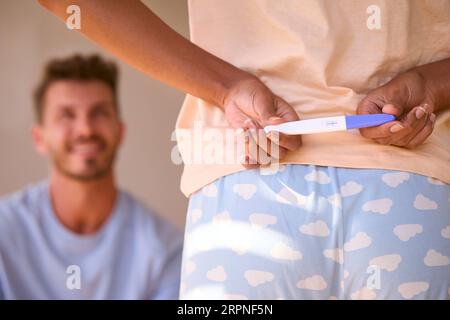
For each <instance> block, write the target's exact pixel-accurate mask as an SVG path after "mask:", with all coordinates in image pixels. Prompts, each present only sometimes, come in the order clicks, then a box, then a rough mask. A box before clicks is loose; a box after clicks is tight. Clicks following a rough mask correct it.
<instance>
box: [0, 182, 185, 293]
mask: <svg viewBox="0 0 450 320" xmlns="http://www.w3.org/2000/svg"><path fill="white" fill-rule="evenodd" d="M181 250H182V235H181V232H180V231H178V230H177V229H176V228H175V227H173V226H172V225H171V224H169V223H168V222H166V221H164V220H163V219H162V218H160V217H158V216H156V215H155V214H154V213H152V212H151V211H149V210H148V209H147V208H146V207H145V206H143V205H142V204H141V203H139V202H138V201H136V200H135V199H133V197H132V196H130V195H129V194H127V193H126V192H123V191H120V192H119V193H118V197H117V200H116V203H115V206H114V209H113V212H112V214H111V216H110V217H109V219H108V220H107V221H106V223H105V224H104V225H103V226H102V227H101V229H100V230H99V231H98V232H96V233H95V234H93V235H79V234H76V233H73V232H71V231H70V230H68V229H67V228H66V227H64V226H63V225H62V224H61V223H60V221H59V220H58V218H57V217H56V216H55V214H54V212H53V208H52V205H51V201H50V196H49V187H48V182H41V183H39V184H37V185H34V186H29V187H27V188H25V189H23V190H22V191H19V192H17V193H15V194H13V195H11V196H9V197H6V198H3V199H1V200H0V299H178V290H179V281H180V266H181Z"/></svg>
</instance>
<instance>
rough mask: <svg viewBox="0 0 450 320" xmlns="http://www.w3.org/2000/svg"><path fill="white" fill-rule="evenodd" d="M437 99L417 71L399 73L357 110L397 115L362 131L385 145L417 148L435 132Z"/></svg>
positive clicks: (366, 99)
mask: <svg viewBox="0 0 450 320" xmlns="http://www.w3.org/2000/svg"><path fill="white" fill-rule="evenodd" d="M433 111H434V101H433V99H432V96H431V93H430V91H429V89H428V87H427V85H426V83H425V81H424V78H423V77H422V76H421V75H420V74H419V73H418V72H415V71H408V72H406V73H403V74H400V75H398V76H397V77H395V78H394V79H392V80H391V81H389V82H388V83H387V84H385V85H383V86H381V87H379V88H377V89H375V90H373V91H372V92H370V93H369V94H368V95H367V96H366V97H365V98H364V99H363V100H362V101H361V102H360V103H359V105H358V108H357V113H358V114H372V113H388V114H392V115H394V116H396V117H397V120H396V121H392V122H389V123H386V124H383V125H380V126H377V127H371V128H362V129H360V132H361V135H363V136H364V137H366V138H370V139H374V140H375V141H376V142H378V143H380V144H384V145H395V146H400V147H407V148H414V147H417V146H418V145H420V144H421V143H423V142H424V141H425V140H426V139H427V138H428V137H429V136H430V134H431V133H432V131H433V127H434V123H435V120H436V115H435V114H434V113H433Z"/></svg>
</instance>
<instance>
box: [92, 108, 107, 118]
mask: <svg viewBox="0 0 450 320" xmlns="http://www.w3.org/2000/svg"><path fill="white" fill-rule="evenodd" d="M108 115H109V112H108V111H106V110H105V109H103V108H98V109H96V110H95V111H94V116H101V117H106V116H108Z"/></svg>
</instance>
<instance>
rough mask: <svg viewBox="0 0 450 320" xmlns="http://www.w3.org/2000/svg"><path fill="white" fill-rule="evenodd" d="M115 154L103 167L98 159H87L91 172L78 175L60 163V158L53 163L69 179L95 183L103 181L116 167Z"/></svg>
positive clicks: (62, 162) (86, 162)
mask: <svg viewBox="0 0 450 320" xmlns="http://www.w3.org/2000/svg"><path fill="white" fill-rule="evenodd" d="M114 160H115V154H113V155H112V157H111V158H110V159H108V161H107V162H106V163H105V164H103V165H98V164H97V160H96V159H86V160H85V164H86V166H87V167H91V168H92V169H91V170H89V172H81V173H76V172H73V171H71V170H70V169H67V168H66V167H65V166H64V161H60V159H58V158H53V163H54V164H55V167H56V169H57V170H58V171H59V172H60V173H62V174H63V175H65V176H66V177H68V178H71V179H74V180H79V181H85V182H88V181H94V180H97V179H101V178H103V177H105V176H107V175H108V174H110V173H111V172H112V167H113V165H114Z"/></svg>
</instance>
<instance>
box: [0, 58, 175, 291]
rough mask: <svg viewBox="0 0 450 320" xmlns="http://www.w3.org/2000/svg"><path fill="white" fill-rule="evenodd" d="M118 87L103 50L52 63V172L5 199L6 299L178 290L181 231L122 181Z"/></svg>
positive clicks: (40, 122) (44, 99)
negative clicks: (117, 176) (118, 157)
mask: <svg viewBox="0 0 450 320" xmlns="http://www.w3.org/2000/svg"><path fill="white" fill-rule="evenodd" d="M116 87H117V68H116V66H115V65H114V64H113V63H111V62H108V61H105V60H103V59H102V58H101V57H99V56H96V55H92V56H80V55H75V56H72V57H69V58H66V59H60V60H53V61H50V62H49V63H48V65H47V67H46V69H45V73H44V76H43V78H42V80H41V82H40V83H39V85H38V87H37V89H36V92H35V111H36V124H35V126H34V128H33V140H34V143H35V146H36V149H37V150H38V152H39V153H41V154H43V155H45V156H47V157H48V158H49V160H50V174H49V179H48V180H47V181H43V182H40V183H38V184H35V185H32V186H27V187H26V188H24V189H23V190H21V191H19V192H17V193H15V194H13V195H11V196H8V197H5V198H3V199H1V200H0V299H176V298H178V288H179V277H180V258H181V249H182V237H181V235H180V232H179V231H178V230H177V229H175V228H174V227H173V226H172V225H170V224H169V223H168V222H166V221H164V220H163V219H161V218H159V217H157V216H156V215H155V214H154V213H153V212H151V211H150V210H149V209H147V208H146V207H145V206H144V205H142V204H141V203H140V202H138V201H136V200H135V199H134V198H133V197H132V196H131V195H129V194H128V193H126V192H124V191H121V190H119V189H118V187H117V185H116V180H115V174H114V169H113V166H114V162H115V158H116V154H117V151H118V148H119V147H120V145H121V142H122V140H123V136H124V125H123V122H122V120H121V118H120V112H119V105H118V99H117V89H116ZM17 169H18V170H20V168H17Z"/></svg>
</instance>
